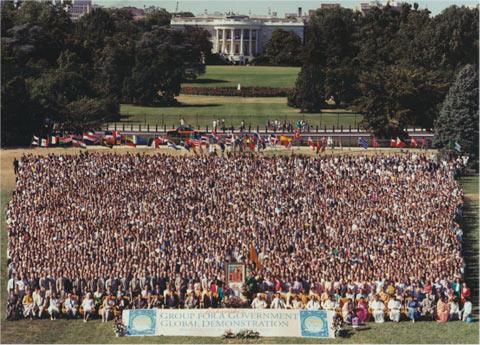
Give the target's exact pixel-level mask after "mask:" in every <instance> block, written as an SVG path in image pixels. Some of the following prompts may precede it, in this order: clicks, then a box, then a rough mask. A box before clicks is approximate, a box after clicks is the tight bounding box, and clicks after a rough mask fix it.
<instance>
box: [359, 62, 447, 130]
mask: <svg viewBox="0 0 480 345" xmlns="http://www.w3.org/2000/svg"><path fill="white" fill-rule="evenodd" d="M447 89H448V84H447V83H445V81H444V79H443V78H442V76H441V75H439V74H438V73H434V72H430V71H428V70H425V69H424V68H415V67H411V66H405V65H394V66H387V67H384V68H378V69H376V70H374V71H370V72H366V73H363V74H361V75H360V82H359V90H360V94H361V96H360V97H359V98H358V99H357V101H356V105H357V110H359V111H360V112H362V113H363V114H364V117H365V124H366V126H367V127H368V128H369V129H371V130H372V131H373V132H374V133H375V134H376V135H378V136H381V137H392V136H397V135H401V133H402V131H403V129H404V128H405V127H407V126H408V125H416V126H421V127H428V128H431V127H432V126H433V121H434V118H435V116H436V114H437V111H438V110H437V105H438V104H439V103H440V102H441V101H442V99H443V95H444V94H445V92H446V90H447Z"/></svg>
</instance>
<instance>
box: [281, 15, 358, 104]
mask: <svg viewBox="0 0 480 345" xmlns="http://www.w3.org/2000/svg"><path fill="white" fill-rule="evenodd" d="M359 20H360V14H358V13H355V12H353V11H352V10H350V9H345V8H334V9H319V10H317V11H316V12H315V14H314V15H313V16H311V17H310V20H309V23H308V26H307V27H306V43H305V48H304V52H303V67H302V72H301V73H300V74H299V75H298V79H297V83H296V86H295V90H294V92H293V93H292V97H290V99H289V104H290V105H292V106H298V107H301V108H302V110H308V111H313V110H318V109H319V108H321V107H323V106H324V105H325V102H324V100H325V99H333V100H334V101H335V103H336V104H337V106H346V105H348V104H351V102H352V101H353V99H354V98H355V96H356V95H357V90H356V81H357V78H358V76H357V75H358V66H357V65H358V64H357V63H356V61H355V59H356V55H357V53H358V48H357V46H356V45H355V40H356V37H357V35H358V23H359ZM312 72H313V73H312ZM301 79H304V80H301ZM312 82H313V84H312V89H311V90H309V84H310V83H312ZM299 88H303V90H301V89H299ZM312 92H320V93H319V94H317V95H314V94H312ZM304 96H305V97H309V99H308V100H305V101H302V100H301V98H302V97H304ZM306 106H307V107H311V106H314V108H304V107H306Z"/></svg>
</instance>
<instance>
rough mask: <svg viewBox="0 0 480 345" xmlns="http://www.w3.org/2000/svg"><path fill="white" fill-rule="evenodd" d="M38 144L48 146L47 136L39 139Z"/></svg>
mask: <svg viewBox="0 0 480 345" xmlns="http://www.w3.org/2000/svg"><path fill="white" fill-rule="evenodd" d="M40 146H42V147H48V138H46V139H42V140H41V141H40Z"/></svg>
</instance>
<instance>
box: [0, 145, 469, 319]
mask: <svg viewBox="0 0 480 345" xmlns="http://www.w3.org/2000/svg"><path fill="white" fill-rule="evenodd" d="M462 168H463V165H462V162H461V160H452V161H441V160H438V159H437V158H436V157H435V156H431V157H429V156H426V155H416V154H408V155H406V154H404V155H398V154H397V155H375V156H349V155H344V156H325V157H306V156H295V155H292V156H271V157H267V156H262V155H253V154H251V155H242V156H228V157H218V156H211V157H209V156H203V157H195V156H175V157H174V156H169V155H165V154H159V153H157V154H152V155H148V154H130V153H127V154H102V153H89V152H88V151H87V152H85V153H82V154H80V155H54V154H49V155H47V156H34V155H31V154H29V155H24V156H22V157H21V159H20V160H19V161H18V162H17V168H16V170H17V181H16V189H15V192H14V195H13V197H12V200H11V202H10V204H9V205H8V207H7V210H6V222H7V229H8V236H9V241H8V252H7V255H8V276H9V281H8V293H9V300H8V308H7V313H8V315H7V316H8V317H9V318H10V319H14V318H18V317H31V318H34V317H40V318H41V317H50V318H52V319H55V318H58V317H82V318H83V319H84V320H85V321H87V320H89V319H90V318H91V317H100V316H101V317H102V319H103V320H104V321H107V320H109V319H112V318H113V317H114V316H115V315H117V316H118V315H119V313H121V310H122V309H124V308H232V307H235V308H238V307H251V308H294V309H301V308H306V309H313V310H314V309H327V310H335V311H337V312H338V314H339V315H341V317H342V318H343V319H344V320H345V321H346V322H350V323H352V324H354V325H355V324H361V323H363V322H365V321H367V320H375V321H376V322H383V321H384V320H385V317H387V318H388V319H391V320H393V321H399V320H400V318H402V317H405V318H409V319H411V320H413V321H415V320H419V319H421V318H427V319H428V318H430V319H437V320H438V321H439V322H445V321H448V320H451V319H463V320H465V321H466V320H468V318H469V317H471V313H472V304H471V301H470V297H471V296H470V294H471V293H470V289H469V288H468V287H467V286H466V284H465V282H464V281H463V271H464V260H463V258H462V256H461V241H462V230H461V228H460V225H459V223H458V217H460V216H461V209H462V191H461V189H460V187H459V185H458V183H457V181H456V180H455V178H454V176H455V174H457V173H458V171H459V170H461V169H462ZM228 262H240V263H244V264H245V265H246V267H247V275H246V279H245V284H244V285H243V287H242V289H241V290H240V291H235V290H234V289H232V288H230V285H229V284H228V280H227V277H226V274H225V269H226V263H228Z"/></svg>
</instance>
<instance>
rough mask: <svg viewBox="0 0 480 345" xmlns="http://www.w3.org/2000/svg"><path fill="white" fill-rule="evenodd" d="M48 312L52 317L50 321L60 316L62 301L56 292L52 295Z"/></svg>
mask: <svg viewBox="0 0 480 345" xmlns="http://www.w3.org/2000/svg"><path fill="white" fill-rule="evenodd" d="M47 311H48V314H49V315H50V320H56V319H57V318H58V317H59V316H60V299H59V298H58V297H57V294H56V293H55V292H52V293H51V294H50V297H49V299H48V309H47Z"/></svg>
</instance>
